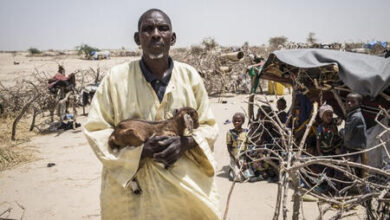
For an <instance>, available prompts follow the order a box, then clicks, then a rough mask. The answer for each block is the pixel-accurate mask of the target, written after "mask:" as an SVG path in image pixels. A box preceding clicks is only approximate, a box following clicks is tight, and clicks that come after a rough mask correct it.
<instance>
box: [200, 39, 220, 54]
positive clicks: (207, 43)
mask: <svg viewBox="0 0 390 220" xmlns="http://www.w3.org/2000/svg"><path fill="white" fill-rule="evenodd" d="M201 44H202V46H203V47H204V49H205V50H207V51H208V50H213V49H215V48H217V47H218V42H217V41H216V40H215V39H214V38H211V37H209V38H205V39H203V40H202V43H201Z"/></svg>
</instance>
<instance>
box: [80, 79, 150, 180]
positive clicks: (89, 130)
mask: <svg viewBox="0 0 390 220" xmlns="http://www.w3.org/2000/svg"><path fill="white" fill-rule="evenodd" d="M112 89H113V88H112V85H111V82H110V74H108V75H107V76H106V77H105V78H104V79H103V80H102V82H101V84H100V86H99V88H98V89H97V91H96V93H95V95H94V98H93V100H92V103H91V107H90V109H89V113H88V120H87V123H86V124H85V126H84V134H85V136H86V137H87V140H88V142H89V144H90V146H91V148H92V150H93V151H94V153H95V154H96V156H97V158H98V159H99V160H100V161H101V162H102V164H103V167H104V168H105V169H107V170H108V174H109V175H111V176H112V177H113V178H114V179H116V180H117V181H118V182H119V183H120V184H121V185H122V186H123V187H126V186H127V184H128V183H129V181H130V180H131V179H132V177H133V176H134V174H135V173H136V171H137V169H138V164H139V160H140V157H141V153H142V149H143V146H140V147H136V148H133V149H127V148H125V149H122V150H121V151H120V152H119V154H118V155H114V154H113V152H112V151H111V149H110V148H109V146H108V137H109V136H110V135H111V133H112V132H113V127H114V124H115V120H114V118H115V114H114V108H115V107H114V104H113V102H112V98H113V97H111V90H112Z"/></svg>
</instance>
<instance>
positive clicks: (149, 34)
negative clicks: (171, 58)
mask: <svg viewBox="0 0 390 220" xmlns="http://www.w3.org/2000/svg"><path fill="white" fill-rule="evenodd" d="M134 39H135V41H136V43H137V44H138V45H141V47H142V50H143V56H144V58H145V59H152V60H154V59H162V58H166V57H168V55H169V48H170V46H172V45H174V44H175V42H176V35H175V33H174V32H172V27H171V25H170V23H169V20H168V19H167V18H166V17H165V16H164V15H163V14H161V13H160V12H157V11H154V12H151V13H150V14H148V15H146V16H145V17H144V18H143V20H142V22H141V26H140V30H139V32H138V33H136V34H135V36H134Z"/></svg>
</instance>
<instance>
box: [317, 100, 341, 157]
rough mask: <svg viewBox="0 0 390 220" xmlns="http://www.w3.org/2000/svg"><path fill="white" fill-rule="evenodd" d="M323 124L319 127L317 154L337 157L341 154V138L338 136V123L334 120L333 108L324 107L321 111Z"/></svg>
mask: <svg viewBox="0 0 390 220" xmlns="http://www.w3.org/2000/svg"><path fill="white" fill-rule="evenodd" d="M319 116H320V119H321V120H322V123H321V124H320V125H319V126H318V127H317V134H316V136H317V138H316V139H317V144H316V148H317V153H318V155H324V156H328V155H335V154H339V153H340V147H341V138H340V136H339V135H338V129H337V122H336V120H335V119H333V108H332V106H330V105H322V106H321V107H320V109H319Z"/></svg>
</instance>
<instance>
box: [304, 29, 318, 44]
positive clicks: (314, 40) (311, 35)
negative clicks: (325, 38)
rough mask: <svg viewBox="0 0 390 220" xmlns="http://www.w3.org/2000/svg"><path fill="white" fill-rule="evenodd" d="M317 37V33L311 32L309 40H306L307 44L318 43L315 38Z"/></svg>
mask: <svg viewBox="0 0 390 220" xmlns="http://www.w3.org/2000/svg"><path fill="white" fill-rule="evenodd" d="M315 36H316V33H314V32H310V33H309V35H308V37H307V39H306V41H307V43H309V44H315V43H317V39H316V38H315Z"/></svg>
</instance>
